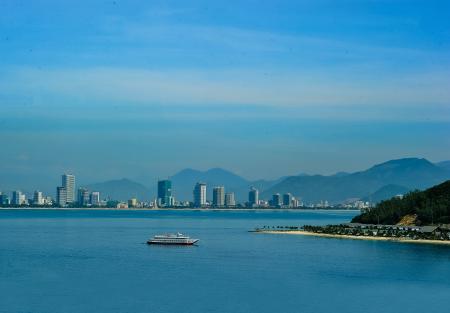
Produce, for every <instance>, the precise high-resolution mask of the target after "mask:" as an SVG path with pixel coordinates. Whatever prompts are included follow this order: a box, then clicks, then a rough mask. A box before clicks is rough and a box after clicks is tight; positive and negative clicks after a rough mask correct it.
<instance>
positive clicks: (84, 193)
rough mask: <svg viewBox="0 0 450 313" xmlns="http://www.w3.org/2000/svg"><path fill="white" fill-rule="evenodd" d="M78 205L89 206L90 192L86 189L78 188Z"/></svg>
mask: <svg viewBox="0 0 450 313" xmlns="http://www.w3.org/2000/svg"><path fill="white" fill-rule="evenodd" d="M77 202H78V204H79V205H80V206H87V205H88V204H89V191H88V190H87V189H86V188H83V187H81V188H78V201H77Z"/></svg>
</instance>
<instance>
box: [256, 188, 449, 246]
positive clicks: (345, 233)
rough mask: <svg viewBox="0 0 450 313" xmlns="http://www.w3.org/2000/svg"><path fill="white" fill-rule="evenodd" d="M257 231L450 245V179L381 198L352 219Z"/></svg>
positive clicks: (265, 227)
mask: <svg viewBox="0 0 450 313" xmlns="http://www.w3.org/2000/svg"><path fill="white" fill-rule="evenodd" d="M254 231H255V232H260V233H277V234H280V233H282V234H294V235H309V236H320V237H332V238H343V239H364V240H383V241H397V242H407V243H431V244H447V245H450V181H446V182H444V183H442V184H440V185H437V186H434V187H432V188H429V189H427V190H425V191H413V192H410V193H408V194H407V195H405V196H404V197H402V198H399V197H394V198H392V199H390V200H386V201H382V202H380V203H379V204H378V205H377V206H376V207H375V208H372V209H370V210H367V211H366V212H363V213H362V214H360V215H358V216H356V217H354V218H353V220H352V221H351V222H350V223H345V224H339V225H325V226H311V225H304V226H301V227H298V226H277V227H274V226H272V227H270V226H264V227H262V228H257V229H255V230H254Z"/></svg>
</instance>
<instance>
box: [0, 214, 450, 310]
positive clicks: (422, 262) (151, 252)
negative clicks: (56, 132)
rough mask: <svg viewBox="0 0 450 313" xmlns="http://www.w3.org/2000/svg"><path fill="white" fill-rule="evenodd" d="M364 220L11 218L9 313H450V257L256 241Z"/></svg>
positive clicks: (413, 249) (1, 244)
mask: <svg viewBox="0 0 450 313" xmlns="http://www.w3.org/2000/svg"><path fill="white" fill-rule="evenodd" d="M355 214H356V213H354V212H339V211H332V212H325V211H302V212H293V211H284V212H276V211H256V212H249V211H241V212H200V211H182V212H180V211H154V212H151V211H147V212H136V211H120V212H118V211H77V210H73V211H58V210H48V211H39V210H26V211H25V210H0V312H2V313H3V312H8V313H10V312H21V313H22V312H23V313H25V312H27V313H28V312H36V313H40V312H42V313H53V312H55V313H61V312H95V313H103V312H105V313H106V312H108V313H111V312H121V313H125V312H130V313H132V312H133V313H134V312H161V313H166V312H184V313H188V312H258V313H265V312H270V313H273V312H314V313H317V312H365V313H367V312H369V313H370V312H396V313H398V312H420V313H423V312H427V313H428V312H448V310H449V307H450V247H445V246H444V247H442V246H429V245H416V244H399V243H389V242H373V241H353V240H343V239H329V238H316V237H307V236H305V237H303V236H293V235H269V234H254V233H248V232H247V230H249V229H251V228H254V227H256V226H263V225H275V226H276V225H302V224H327V223H339V222H346V221H349V220H350V219H351V218H352V216H354V215H355ZM171 231H172V232H174V231H182V232H185V233H187V234H189V235H191V236H192V237H196V238H200V239H201V241H200V243H199V245H198V246H196V247H195V246H194V247H164V246H148V245H146V244H145V241H146V240H147V239H148V238H149V237H150V236H151V235H154V234H157V233H164V232H171Z"/></svg>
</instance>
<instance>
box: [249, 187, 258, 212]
mask: <svg viewBox="0 0 450 313" xmlns="http://www.w3.org/2000/svg"><path fill="white" fill-rule="evenodd" d="M248 204H249V206H250V207H255V206H258V204H259V191H258V189H256V188H255V187H252V188H251V189H250V191H249V193H248Z"/></svg>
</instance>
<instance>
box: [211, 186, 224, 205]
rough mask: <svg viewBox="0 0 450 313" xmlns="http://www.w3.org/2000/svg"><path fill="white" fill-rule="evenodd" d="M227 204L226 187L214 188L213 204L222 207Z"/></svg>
mask: <svg viewBox="0 0 450 313" xmlns="http://www.w3.org/2000/svg"><path fill="white" fill-rule="evenodd" d="M224 205H225V187H223V186H218V187H214V188H213V206H215V207H222V206H224Z"/></svg>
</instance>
